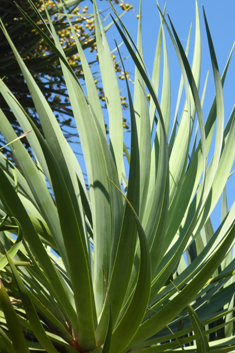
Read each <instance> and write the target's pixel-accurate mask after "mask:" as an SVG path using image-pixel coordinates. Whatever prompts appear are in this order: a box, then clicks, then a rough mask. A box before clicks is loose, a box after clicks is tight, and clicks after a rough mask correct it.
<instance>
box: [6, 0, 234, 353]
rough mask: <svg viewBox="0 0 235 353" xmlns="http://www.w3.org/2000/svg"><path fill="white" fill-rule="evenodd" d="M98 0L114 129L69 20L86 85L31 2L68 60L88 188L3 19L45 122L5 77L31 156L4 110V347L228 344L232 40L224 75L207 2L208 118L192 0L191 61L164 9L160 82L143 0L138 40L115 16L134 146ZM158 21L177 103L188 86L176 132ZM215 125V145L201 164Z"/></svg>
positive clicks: (224, 348)
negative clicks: (171, 53)
mask: <svg viewBox="0 0 235 353" xmlns="http://www.w3.org/2000/svg"><path fill="white" fill-rule="evenodd" d="M110 4H111V3H110ZM93 5H94V14H95V27H96V43H97V50H98V56H99V63H100V70H101V77H102V82H103V90H104V96H105V99H106V105H107V111H108V115H109V127H110V133H109V138H110V139H109V140H108V139H107V135H106V126H105V123H104V119H103V113H102V108H101V104H100V99H99V95H98V92H97V89H96V85H95V82H94V80H93V76H92V73H91V70H90V67H89V64H88V62H87V59H86V55H85V54H84V51H83V48H82V46H81V43H80V42H79V40H78V39H76V36H75V33H74V32H73V31H74V29H73V27H72V24H71V22H70V18H69V17H68V22H69V25H71V31H72V33H73V35H74V38H75V43H76V47H77V52H78V53H79V56H80V59H81V65H82V70H83V72H84V77H85V82H86V92H87V95H86V94H85V93H84V90H83V89H82V88H81V85H80V83H79V81H78V78H77V76H76V75H75V74H74V71H73V70H72V69H71V67H70V65H69V62H68V60H67V58H66V54H65V53H64V51H63V48H62V47H61V44H60V41H59V39H58V37H57V34H56V30H55V28H54V27H53V24H52V22H51V19H50V15H48V26H50V31H51V33H50V34H51V37H53V41H51V39H50V38H47V37H46V36H45V34H44V32H43V31H42V30H41V28H40V27H38V26H37V24H36V23H34V22H33V21H31V19H30V17H27V14H25V16H26V19H27V18H28V20H29V22H30V23H31V24H32V25H33V27H34V29H35V30H37V31H38V32H39V34H40V35H41V36H42V38H44V40H45V41H46V43H47V45H49V46H50V48H51V50H52V51H53V52H54V53H55V55H57V57H58V60H60V66H61V69H62V71H63V77H64V81H65V83H66V87H67V91H68V95H69V99H70V102H71V107H72V110H73V116H74V119H75V122H76V126H77V130H78V133H79V136H80V141H81V144H82V148H83V153H84V159H85V164H86V172H87V175H88V181H89V185H88V188H87V187H86V184H85V181H84V177H83V173H82V168H83V166H80V165H79V163H78V160H77V159H76V157H75V155H74V153H73V151H72V150H71V148H70V146H69V144H68V142H67V141H66V139H65V137H64V136H63V133H62V131H61V129H60V126H59V124H58V122H57V120H56V117H55V116H54V113H53V111H52V110H51V107H50V105H49V103H48V102H47V100H46V99H45V97H44V95H43V92H42V91H41V90H40V87H39V86H38V85H37V83H36V82H35V80H34V77H33V76H32V75H31V73H30V70H29V69H28V67H27V65H26V64H25V62H24V60H22V58H21V56H20V54H19V53H18V51H17V49H16V47H15V46H14V43H13V41H12V40H11V38H10V35H9V34H8V32H7V30H6V28H5V27H4V25H3V23H2V24H1V27H2V31H3V33H4V35H5V36H6V39H7V40H8V42H9V44H10V46H11V48H12V52H13V53H14V55H15V58H16V60H17V62H18V64H19V67H20V70H21V72H22V74H23V76H24V79H25V81H26V83H27V86H28V89H29V91H30V94H31V96H32V99H33V101H34V105H35V109H36V111H37V113H38V116H39V119H40V124H41V126H42V130H43V134H41V132H40V131H39V129H38V128H37V126H36V125H35V123H34V122H33V119H32V118H31V117H30V116H29V114H28V113H27V112H26V111H25V109H24V107H23V106H22V105H21V104H20V102H19V101H18V100H17V98H16V97H14V95H13V94H12V92H11V91H10V89H9V88H8V87H7V85H6V84H5V82H4V80H2V81H1V82H0V92H1V94H2V97H3V98H4V100H5V102H6V104H7V105H8V106H9V108H10V109H11V111H12V113H13V114H14V116H15V117H16V118H17V120H18V123H19V125H20V126H21V128H22V130H23V131H24V133H25V134H26V138H27V140H28V143H29V145H30V147H31V149H32V151H33V154H34V158H32V157H31V156H30V155H29V153H28V152H27V150H26V149H25V147H24V145H23V143H22V141H21V139H19V138H17V134H16V133H15V131H14V129H13V127H12V126H11V123H10V122H9V120H8V119H7V117H6V115H5V114H4V112H3V111H2V110H0V125H1V131H2V134H3V136H4V138H5V139H6V141H7V143H10V147H11V151H12V154H13V155H14V158H15V160H16V161H17V166H18V168H17V167H16V166H15V165H13V164H12V163H11V162H10V161H9V159H7V157H6V156H4V155H3V154H2V153H0V166H1V168H0V181H1V182H0V214H1V218H2V220H1V223H0V237H1V244H2V246H1V255H0V256H1V258H0V268H1V282H0V284H1V286H0V351H1V352H4V353H5V352H28V351H37V352H39V351H46V352H49V353H50V352H52V353H54V352H69V353H70V352H71V353H75V352H77V351H80V352H91V351H94V352H96V353H101V352H103V353H109V352H110V353H119V352H120V353H121V352H130V351H134V352H135V353H155V352H165V351H167V352H173V351H177V350H189V351H190V352H208V351H210V350H212V351H214V350H215V351H218V352H230V351H234V349H235V336H234V323H233V322H234V314H233V313H234V281H233V277H234V259H233V243H234V237H235V224H234V216H235V207H234V204H233V206H232V207H231V209H230V210H228V208H227V202H226V183H227V180H228V178H229V176H230V171H231V168H232V165H233V162H234V156H235V151H234V148H233V144H234V138H235V121H234V119H235V112H234V111H232V113H231V115H230V117H229V118H228V122H227V125H226V126H225V127H224V102H223V92H222V86H223V84H224V81H225V78H226V74H227V69H228V65H229V62H230V58H231V54H232V52H231V54H230V56H229V59H228V62H227V64H226V67H225V70H224V72H223V74H222V77H220V73H219V70H218V64H217V60H216V55H215V52H214V48H213V42H212V39H211V35H210V31H209V27H208V24H207V21H206V16H205V14H204V20H205V23H206V34H207V38H208V47H209V51H210V56H211V61H212V68H213V75H214V82H215V90H216V96H215V98H214V100H213V102H212V104H211V109H210V112H209V114H208V117H207V119H206V122H205V123H204V117H203V112H202V105H201V101H200V98H199V94H198V87H199V80H200V65H201V34H200V21H199V14H198V8H197V3H196V34H195V48H194V56H193V64H192V67H190V65H189V63H188V60H187V55H186V54H185V52H184V50H183V48H182V46H181V43H180V41H179V39H178V36H177V33H176V32H175V29H174V27H173V25H172V23H171V22H170V25H171V28H172V29H170V28H169V26H168V24H167V23H166V21H165V18H164V15H163V14H162V13H161V11H160V9H159V11H160V15H161V17H160V18H161V24H160V30H159V35H158V40H157V47H156V56H155V60H154V70H153V72H154V75H153V79H152V80H151V79H150V78H149V76H148V74H147V70H146V68H145V65H144V62H143V50H142V36H141V6H140V20H139V21H140V22H139V29H138V40H137V47H135V44H134V42H133V41H132V39H131V38H130V36H129V33H128V31H127V29H126V27H125V26H124V24H123V23H122V21H121V19H120V18H119V19H118V20H117V22H115V26H116V28H117V31H118V32H119V33H120V35H121V37H122V39H123V41H124V43H125V45H126V48H127V50H128V51H129V53H130V55H131V57H132V59H133V61H134V64H135V88H134V97H133V96H132V93H131V88H130V87H129V81H128V79H127V77H126V89H127V96H128V102H129V107H130V121H131V146H130V155H129V154H128V152H127V148H126V146H125V143H124V142H125V141H124V142H123V120H122V119H123V118H122V107H121V106H122V104H121V100H120V92H119V86H118V78H117V74H116V71H115V65H114V63H113V58H112V54H111V52H110V50H109V46H108V42H107V40H106V36H105V31H104V28H103V25H102V21H101V19H100V14H99V12H98V11H97V7H96V2H95V1H94V4H93ZM112 8H113V11H114V15H115V16H116V15H117V14H116V13H115V8H114V7H113V6H112ZM64 11H65V9H64ZM46 12H47V11H46ZM164 28H166V30H167V31H168V33H169V35H170V38H171V40H172V43H173V46H174V48H175V51H176V54H177V56H178V60H179V63H180V67H181V71H182V79H181V83H180V87H179V101H180V100H181V94H182V85H184V88H185V92H186V100H185V103H184V109H183V113H182V115H181V118H180V120H178V116H179V111H178V108H177V110H176V114H175V119H174V122H173V128H172V132H171V133H170V126H171V124H170V119H171V111H170V97H171V94H170V93H171V88H170V70H169V62H168V54H167V46H166V39H165V29H164ZM162 51H163V86H162V90H161V92H160V93H161V97H162V98H161V103H160V102H159V100H158V96H159V95H160V93H158V91H159V89H158V88H159V77H160V66H161V65H160V58H161V56H162ZM119 55H120V53H119ZM120 59H121V58H120ZM121 60H122V59H121ZM122 65H123V72H125V68H124V64H123V62H122ZM147 92H149V93H147ZM149 95H150V96H149ZM149 97H150V98H149ZM179 101H178V102H179ZM177 107H179V104H178V103H177ZM196 116H197V117H198V127H199V130H200V136H197V130H198V128H196V136H194V131H195V129H194V126H195V124H196ZM215 126H216V130H215ZM30 130H32V131H31V132H29V131H30ZM214 130H215V131H214ZM27 132H28V133H27ZM213 135H215V147H214V154H213V158H212V160H211V162H210V163H209V165H207V157H208V151H209V149H210V145H211V142H212V137H213ZM22 137H23V136H22ZM151 141H152V143H151ZM123 145H124V148H123ZM123 149H124V151H126V155H124V156H123ZM125 157H127V160H126V158H125ZM35 161H36V162H35ZM222 194H223V205H222V221H221V225H220V226H219V228H218V229H217V230H216V231H214V230H213V227H212V223H211V220H210V216H211V213H212V211H213V209H214V207H215V205H216V204H217V202H218V200H219V198H220V196H221V195H222ZM12 234H15V235H16V239H15V237H13V236H12ZM184 254H186V255H187V262H186V260H185V256H184Z"/></svg>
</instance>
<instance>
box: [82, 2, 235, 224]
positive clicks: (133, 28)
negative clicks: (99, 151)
mask: <svg viewBox="0 0 235 353" xmlns="http://www.w3.org/2000/svg"><path fill="white" fill-rule="evenodd" d="M142 2H143V17H142V19H143V42H144V59H145V64H146V66H147V68H148V71H149V73H150V75H151V72H152V66H153V60H154V54H155V48H156V42H157V36H158V30H159V25H160V20H159V14H158V9H157V6H156V1H155V0H144V1H142ZM128 3H129V4H132V5H133V6H134V9H135V10H136V11H137V12H138V9H139V1H137V0H134V1H129V0H128ZM97 4H98V7H99V8H100V9H106V8H107V7H108V2H107V1H104V0H103V1H99V0H97ZM164 4H165V1H163V0H159V5H160V8H161V9H163V8H164ZM81 5H82V6H85V5H88V6H89V10H91V12H92V5H91V2H90V1H89V0H85V1H83V2H82V3H81ZM203 5H204V8H205V12H206V16H207V20H208V24H209V28H210V31H211V35H212V40H213V43H214V47H215V51H216V55H217V60H218V64H219V69H220V73H221V74H222V72H223V69H224V66H225V64H226V61H227V58H228V56H229V53H230V51H231V48H232V46H233V43H234V41H235V22H234V14H235V1H234V0H227V1H226V2H223V1H218V0H207V1H201V0H198V7H199V16H200V23H201V36H202V67H201V85H200V93H201V92H202V88H203V85H204V81H205V78H206V74H207V71H208V70H209V80H208V85H207V91H206V96H205V101H204V106H203V113H204V118H205V119H206V117H207V114H208V112H209V109H210V106H211V103H212V100H213V97H214V94H215V89H214V81H213V74H212V67H211V62H210V56H209V50H208V44H207V36H206V31H205V25H204V18H203V10H202V6H203ZM117 8H118V7H117ZM88 12H89V11H88ZM108 12H109V11H107V12H106V13H108ZM106 13H105V14H106ZM120 13H121V11H120ZM166 13H167V14H169V15H170V18H171V20H172V22H173V24H174V27H175V29H176V31H177V33H178V36H179V38H180V40H181V43H182V45H183V46H184V47H186V43H187V37H188V32H189V28H190V25H191V23H192V24H193V27H192V35H191V42H190V51H189V60H190V59H192V53H193V49H194V31H195V1H194V0H180V1H176V0H169V1H168V3H167V7H166ZM136 15H137V13H136V12H134V11H129V12H128V13H127V14H125V15H124V17H123V18H122V19H123V22H124V23H125V25H126V27H127V29H128V31H129V32H130V34H131V36H132V38H133V39H134V40H135V41H136V37H137V26H138V20H137V18H136ZM110 20H111V19H110V17H109V18H108V20H107V21H106V22H105V24H108V23H109V22H110ZM114 38H115V39H116V40H117V42H118V43H120V42H121V40H120V37H119V36H118V33H117V31H116V29H115V28H114V26H113V28H112V29H111V30H109V31H108V40H109V43H110V48H111V50H112V49H114V47H115V44H114ZM167 44H168V55H169V61H170V73H171V89H172V93H171V94H172V98H171V104H172V115H173V114H174V110H175V104H176V99H177V93H178V86H179V80H180V75H181V72H180V68H179V64H178V61H177V57H176V54H175V52H174V49H173V46H172V44H171V41H170V38H169V36H168V35H167ZM121 52H122V54H123V56H125V53H127V52H126V51H125V48H124V46H122V47H121ZM125 65H126V67H127V70H128V71H130V72H132V73H134V69H133V66H132V62H131V59H129V60H128V61H127V62H126V63H125ZM234 78H235V53H234V54H233V57H232V60H231V63H230V68H229V71H228V76H227V80H226V82H225V86H224V102H225V122H226V121H227V119H228V117H229V115H230V113H231V110H232V108H233V105H234V103H235V94H234V92H235V80H234ZM234 178H235V176H233V177H232V178H230V180H229V182H228V204H229V207H230V206H231V204H232V202H233V201H234V199H235V188H234V186H235V179H234ZM212 221H213V224H214V226H215V228H216V227H217V226H218V225H219V222H220V204H219V205H218V207H217V208H216V209H215V212H214V214H213V218H212Z"/></svg>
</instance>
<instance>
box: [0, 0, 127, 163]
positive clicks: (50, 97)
mask: <svg viewBox="0 0 235 353" xmlns="http://www.w3.org/2000/svg"><path fill="white" fill-rule="evenodd" d="M115 4H119V0H116V1H115ZM17 5H19V6H21V8H22V9H23V10H24V11H25V12H26V13H27V14H28V15H29V16H30V18H31V19H32V20H33V21H35V22H36V23H37V25H38V26H39V27H40V29H41V30H43V31H44V32H45V33H46V34H47V35H49V30H48V27H47V26H45V24H44V23H43V20H42V18H44V19H45V17H46V15H45V7H46V8H47V9H48V12H49V14H50V16H51V19H52V21H53V25H54V27H55V29H56V31H57V34H58V37H59V40H60V44H61V46H62V47H63V49H64V52H65V54H66V57H67V60H68V62H69V64H70V66H71V68H72V69H73V71H74V73H75V74H76V76H77V77H78V79H80V80H83V79H84V72H83V70H82V66H81V61H80V56H79V54H78V52H77V46H76V44H75V40H74V35H75V36H76V38H78V39H79V41H80V43H81V45H82V48H83V49H84V50H86V52H88V51H89V58H90V59H89V64H90V65H91V67H92V72H93V77H94V80H95V83H96V86H97V89H98V90H99V97H100V99H101V100H102V101H103V100H104V101H105V98H104V94H103V89H102V87H100V82H99V72H97V71H96V67H95V64H96V63H97V45H96V40H95V31H94V29H95V24H94V22H95V19H94V13H93V10H92V6H90V9H89V7H88V6H82V5H83V0H68V1H66V4H65V6H66V9H67V11H68V12H69V16H70V20H71V22H72V25H73V31H74V32H75V34H74V33H72V31H71V29H70V26H69V25H68V21H67V17H66V16H64V15H63V7H62V5H61V4H60V1H58V0H54V1H52V0H45V1H43V0H37V1H34V2H33V6H35V7H36V8H37V10H38V15H37V14H36V13H35V11H34V9H33V7H32V6H31V5H30V3H29V1H28V0H18V1H16V2H14V1H12V0H10V1H3V2H2V4H1V7H0V18H1V20H2V21H3V23H4V26H5V27H6V29H7V31H8V33H9V34H10V36H11V39H12V41H13V42H14V44H15V46H16V49H17V50H18V52H19V53H20V55H21V57H22V58H23V60H24V62H25V64H26V65H27V67H28V69H29V70H30V72H31V73H32V75H33V77H34V79H35V81H36V83H37V84H38V86H39V87H40V89H41V91H42V92H43V94H44V96H45V97H46V99H47V101H48V103H49V105H50V107H51V109H52V110H53V112H54V114H55V116H56V118H57V121H58V122H59V124H60V126H61V128H62V129H63V131H64V132H65V133H66V136H67V139H68V140H69V141H71V140H73V141H76V142H77V141H78V136H77V130H76V127H75V125H74V122H73V119H72V117H73V114H72V110H71V105H70V101H69V98H68V95H67V90H66V84H65V82H64V79H63V73H62V70H61V66H60V62H59V60H58V57H57V55H56V54H55V53H54V52H53V50H52V49H51V47H50V46H49V45H48V44H47V42H46V40H45V39H43V38H42V37H41V36H40V35H39V33H38V32H37V31H36V29H34V28H32V26H31V25H30V23H29V22H28V21H27V19H26V18H25V17H24V16H23V15H22V13H21V12H20V10H19V8H18V7H17ZM119 5H120V6H121V9H122V10H123V14H124V13H125V12H127V11H129V10H131V9H132V8H133V6H131V5H129V4H125V3H124V2H121V3H120V4H119ZM107 6H108V4H107ZM39 16H40V17H39ZM46 22H47V23H48V21H46ZM110 26H111V23H110V24H108V25H107V26H106V27H105V31H107V30H108V29H109V28H110ZM0 39H1V42H0V51H1V54H2V55H1V58H0V64H1V65H0V77H4V82H5V83H6V84H7V86H8V87H9V89H10V90H11V92H12V93H13V94H14V95H15V97H16V98H17V99H18V100H19V101H20V102H21V104H22V105H23V106H24V108H25V110H26V111H27V112H28V113H29V114H30V115H31V117H33V119H34V122H35V123H36V124H37V126H38V128H39V129H40V130H41V125H40V120H39V119H38V115H37V111H36V110H35V107H34V103H33V101H32V98H31V95H30V92H29V90H28V88H27V84H26V82H25V80H24V76H23V75H22V73H21V70H20V69H19V65H18V64H17V62H16V60H15V58H14V54H13V52H12V49H11V47H10V45H9V43H8V41H7V40H6V38H5V36H4V34H3V33H2V32H0ZM92 53H93V54H92ZM113 59H114V61H115V56H114V55H113ZM115 67H116V70H117V72H119V73H120V75H121V69H120V67H119V64H118V62H117V61H115ZM121 77H123V76H122V75H121ZM0 105H1V108H2V110H3V111H4V114H6V116H7V118H8V120H9V121H10V122H11V125H12V126H13V127H14V130H15V131H16V133H18V134H20V133H22V129H21V127H20V125H19V124H18V121H17V119H16V118H15V116H14V114H12V112H11V110H10V109H9V107H8V105H7V104H6V102H5V100H4V99H2V97H0ZM41 132H42V130H41ZM0 141H1V142H2V144H4V142H5V141H4V138H3V136H1V135H0ZM24 144H25V145H26V147H29V145H28V143H27V140H24ZM28 150H29V152H31V149H30V148H28ZM4 153H8V157H12V153H11V151H10V149H9V148H5V150H4ZM13 160H14V157H13Z"/></svg>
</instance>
